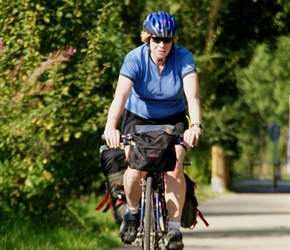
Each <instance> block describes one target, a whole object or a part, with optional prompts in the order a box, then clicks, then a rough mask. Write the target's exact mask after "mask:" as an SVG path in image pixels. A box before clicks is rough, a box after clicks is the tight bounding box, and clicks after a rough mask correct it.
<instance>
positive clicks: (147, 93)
mask: <svg viewBox="0 0 290 250" xmlns="http://www.w3.org/2000/svg"><path fill="white" fill-rule="evenodd" d="M192 72H196V66H195V62H194V58H193V55H192V53H191V52H190V51H188V50H187V49H185V48H183V47H179V46H176V45H173V46H172V49H171V51H170V53H169V55H168V57H167V60H166V65H165V67H164V69H163V71H162V73H161V75H160V74H159V72H158V68H157V65H156V64H155V63H154V62H153V61H152V59H151V58H150V50H149V45H148V44H143V45H141V46H139V47H137V48H136V49H134V50H132V51H130V52H129V53H128V54H127V56H126V58H125V60H124V63H123V65H122V67H121V70H120V74H121V75H123V76H126V77H128V78H129V79H131V80H132V81H133V82H134V85H133V88H132V91H131V93H130V95H129V98H128V100H127V102H126V104H125V108H126V109H127V110H129V111H130V112H132V113H134V114H136V115H138V116H141V117H143V118H147V119H150V118H155V119H158V118H165V117H168V116H171V115H174V114H177V113H180V112H182V111H184V110H185V109H186V104H185V99H184V93H183V83H182V78H183V77H184V76H186V75H187V74H189V73H192Z"/></svg>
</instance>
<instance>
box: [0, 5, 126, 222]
mask: <svg viewBox="0 0 290 250" xmlns="http://www.w3.org/2000/svg"><path fill="white" fill-rule="evenodd" d="M15 4H16V2H15ZM92 9H94V10H95V11H91V10H92ZM120 11H121V6H120V5H119V3H118V2H116V1H111V2H107V1H103V2H100V1H98V2H95V1H89V0H88V1H84V2H83V3H78V2H76V3H74V2H72V1H58V2H50V3H44V2H43V3H41V2H39V1H26V2H23V1H17V4H16V5H14V4H12V3H11V2H10V3H8V2H6V3H5V4H4V6H3V7H2V12H3V13H2V14H3V15H2V16H3V17H4V18H3V19H2V24H3V29H2V30H3V34H2V37H1V39H2V41H3V42H4V48H3V49H2V51H1V52H2V55H1V65H2V74H1V83H0V84H1V107H0V112H1V120H0V127H1V130H0V138H1V139H0V155H1V158H0V164H1V190H0V191H1V198H2V199H3V201H2V204H5V205H6V207H7V209H10V210H15V211H17V210H20V211H21V210H24V211H26V212H28V213H30V214H31V215H33V217H35V216H36V215H39V216H42V215H43V214H46V212H45V211H46V210H55V209H60V210H62V209H63V208H64V207H65V205H66V202H67V201H69V200H70V199H71V198H73V197H78V196H79V195H80V194H85V193H90V192H92V190H94V189H96V188H98V185H99V184H98V183H97V182H96V180H97V179H100V171H99V170H98V146H99V145H100V140H99V138H100V137H101V136H100V135H101V130H100V128H102V127H103V125H104V121H105V115H104V114H105V113H106V110H107V108H108V105H109V103H110V101H111V96H112V93H113V84H112V83H113V82H114V81H115V80H116V78H117V74H118V67H119V65H120V61H121V59H122V57H123V56H124V54H125V52H124V48H122V47H121V44H122V42H121V41H122V39H124V37H123V36H122V20H121V19H120V16H119V14H118V13H119V12H120ZM4 20H6V22H3V21H4ZM111 30H115V32H111ZM112 49H113V50H114V53H115V54H114V60H112V59H111V58H112V55H111V54H110V53H103V51H105V50H107V51H110V50H112ZM11 58H12V60H11ZM41 62H42V63H41ZM39 65H40V66H39ZM108 83H109V84H108ZM22 214H25V213H22Z"/></svg>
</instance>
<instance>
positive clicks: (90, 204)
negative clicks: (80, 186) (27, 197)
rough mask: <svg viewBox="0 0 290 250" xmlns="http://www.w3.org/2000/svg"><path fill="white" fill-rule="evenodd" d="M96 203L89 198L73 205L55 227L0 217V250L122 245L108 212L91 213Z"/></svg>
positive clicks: (64, 249) (78, 249) (73, 249)
mask: <svg viewBox="0 0 290 250" xmlns="http://www.w3.org/2000/svg"><path fill="white" fill-rule="evenodd" d="M98 202H99V201H98V199H88V198H84V199H82V200H79V201H75V202H74V204H70V208H69V209H68V215H67V217H66V218H65V219H63V220H60V221H58V222H57V223H55V222H54V224H52V223H51V222H47V221H46V222H44V221H39V222H37V223H36V222H31V221H28V220H23V219H19V218H11V217H10V218H7V217H6V218H4V217H3V216H0V225H1V226H0V237H1V238H0V249H1V250H28V249H29V250H69V249H71V250H91V249H94V250H110V249H112V248H114V247H116V246H118V245H120V244H121V242H120V240H119V239H118V237H117V235H118V230H119V228H118V226H117V225H116V224H115V222H114V221H113V219H112V217H111V214H110V212H108V213H101V212H98V211H95V210H94V209H95V207H96V205H97V204H98ZM68 217H69V218H68Z"/></svg>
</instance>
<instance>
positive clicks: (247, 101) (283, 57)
mask: <svg viewBox="0 0 290 250" xmlns="http://www.w3.org/2000/svg"><path fill="white" fill-rule="evenodd" d="M289 46H290V38H289V37H280V39H279V41H278V44H277V49H275V50H273V51H269V49H268V48H267V47H266V46H265V45H261V46H258V47H257V50H256V52H255V55H254V57H253V60H252V61H251V63H250V65H249V67H248V68H244V69H239V70H237V76H238V77H239V80H238V83H239V89H240V91H241V93H242V94H243V96H244V98H243V99H244V103H243V105H244V107H246V109H247V116H245V117H244V118H245V120H244V121H243V122H242V123H241V124H242V125H243V126H244V129H245V128H250V129H251V131H249V132H248V133H246V132H245V131H244V130H242V131H241V133H240V135H239V137H240V138H239V141H240V144H241V145H242V147H243V152H244V154H245V155H246V156H247V158H252V157H255V159H257V157H259V159H265V153H267V151H266V148H265V142H267V141H268V142H270V141H269V140H267V127H268V126H269V125H271V124H273V123H276V124H278V125H279V126H280V130H281V133H280V143H281V146H282V147H281V149H280V150H279V152H280V155H279V158H280V159H285V158H286V145H287V127H288V119H289V117H288V114H289V93H290V85H289V84H288V81H289V72H290V64H289V61H288V58H289V57H290V54H289V49H288V48H289ZM269 52H271V53H269ZM241 108H242V107H241ZM243 113H244V112H243ZM255 134H258V135H260V136H258V137H255V136H254V135H255ZM253 136H254V138H253ZM250 142H252V143H250ZM252 152H255V153H256V155H255V156H254V155H251V153H252ZM258 152H260V154H258ZM267 160H271V158H270V159H267Z"/></svg>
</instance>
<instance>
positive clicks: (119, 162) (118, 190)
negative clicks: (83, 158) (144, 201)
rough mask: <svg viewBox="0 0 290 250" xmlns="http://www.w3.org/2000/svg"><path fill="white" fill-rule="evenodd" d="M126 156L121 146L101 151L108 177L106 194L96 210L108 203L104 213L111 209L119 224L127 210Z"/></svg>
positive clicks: (103, 170)
mask: <svg viewBox="0 0 290 250" xmlns="http://www.w3.org/2000/svg"><path fill="white" fill-rule="evenodd" d="M102 147H104V146H102ZM125 158H126V157H125V153H124V150H123V149H120V148H110V149H105V150H102V152H101V153H100V165H101V169H102V172H103V174H104V176H105V177H106V196H105V197H104V199H103V200H102V201H101V203H100V204H99V205H98V206H97V207H96V210H98V211H100V210H101V209H102V208H103V207H104V206H105V205H106V206H105V208H104V209H103V213H105V212H107V211H108V210H109V209H110V210H111V212H112V216H113V218H114V220H115V222H116V223H117V224H118V225H121V223H122V220H123V216H124V214H125V212H126V196H125V191H124V184H123V176H124V173H125V171H126V169H127V163H126V160H125Z"/></svg>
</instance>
